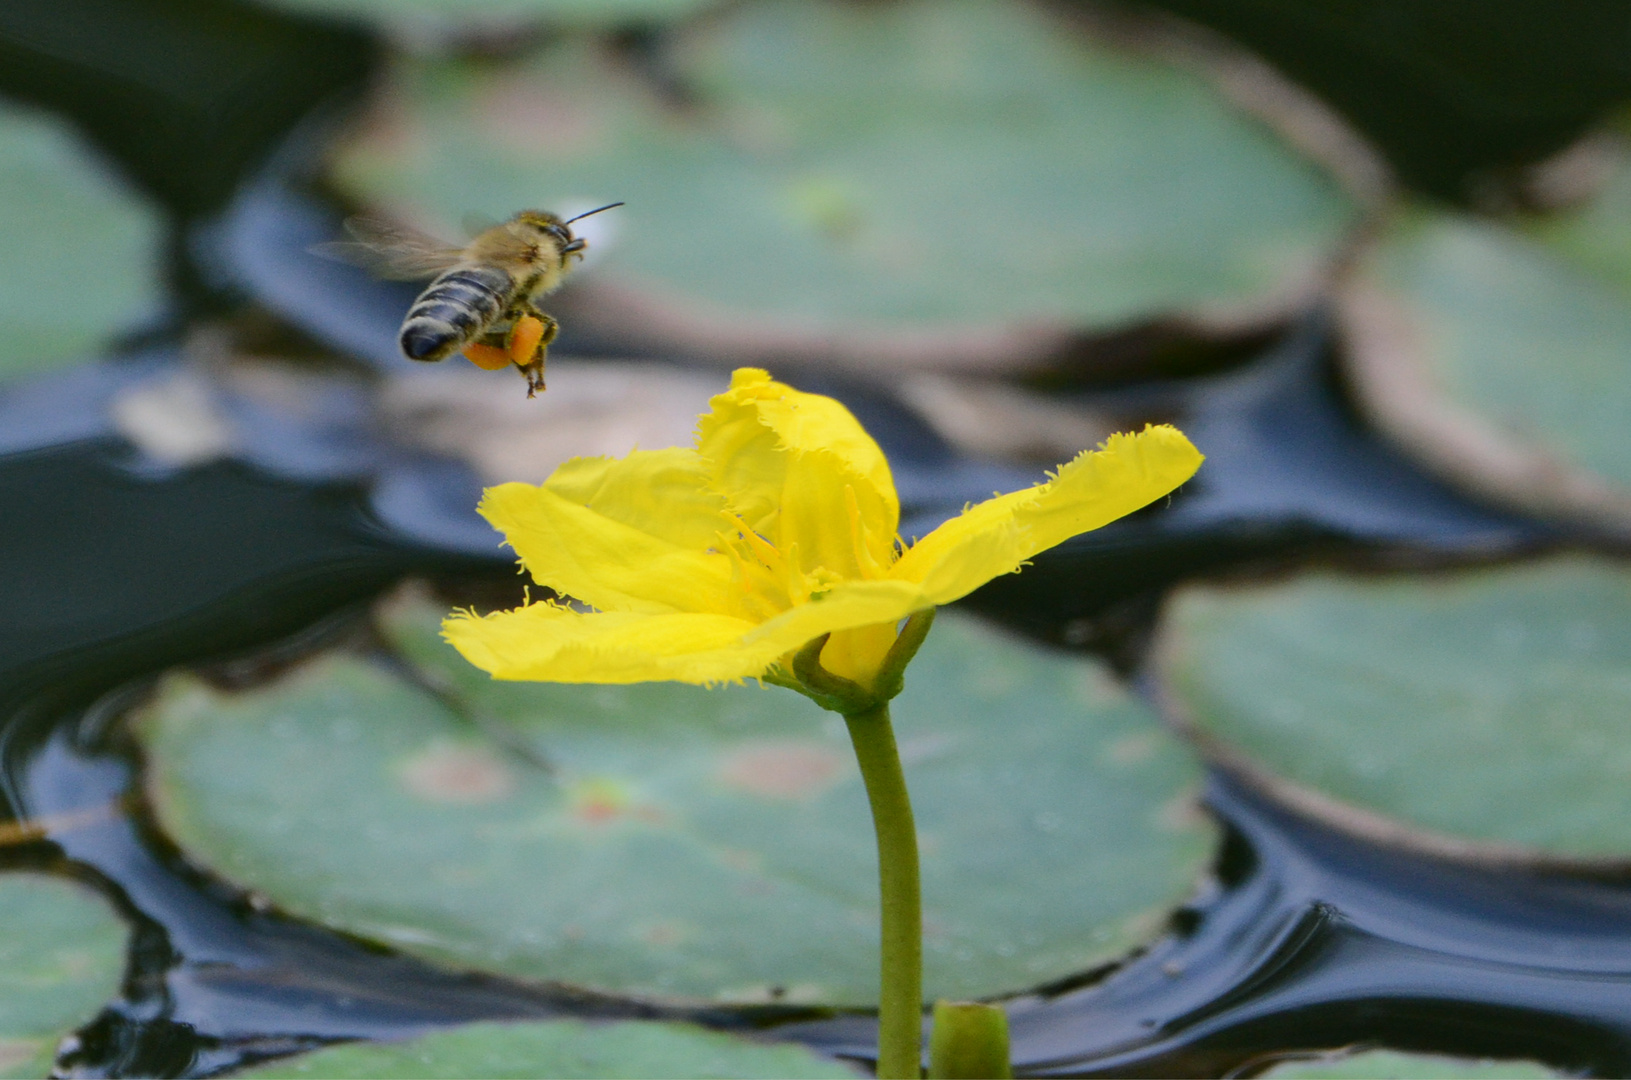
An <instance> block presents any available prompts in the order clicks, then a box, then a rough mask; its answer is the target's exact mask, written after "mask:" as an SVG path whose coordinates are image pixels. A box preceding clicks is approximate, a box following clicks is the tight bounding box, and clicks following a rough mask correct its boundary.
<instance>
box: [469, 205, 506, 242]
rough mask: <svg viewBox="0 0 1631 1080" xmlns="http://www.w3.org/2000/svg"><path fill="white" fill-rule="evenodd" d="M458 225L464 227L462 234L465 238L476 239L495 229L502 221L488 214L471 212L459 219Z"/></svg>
mask: <svg viewBox="0 0 1631 1080" xmlns="http://www.w3.org/2000/svg"><path fill="white" fill-rule="evenodd" d="M459 224H460V225H462V226H463V227H464V234H465V235H466V236H470V237H476V236H480V235H481V234H482V233H484V232H486V231H488V230H489V229H493V228H497V227H498V226H500V225H502V224H504V221H503V219H501V218H495V217H493V216H492V215H490V214H482V213H477V212H476V211H471V212H470V213H468V214H466V215H464V217H462V218H460V219H459Z"/></svg>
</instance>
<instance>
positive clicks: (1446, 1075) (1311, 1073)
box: [1260, 1050, 1565, 1080]
mask: <svg viewBox="0 0 1631 1080" xmlns="http://www.w3.org/2000/svg"><path fill="white" fill-rule="evenodd" d="M1260 1075H1262V1076H1266V1077H1273V1078H1274V1080H1530V1078H1535V1080H1540V1078H1543V1077H1549V1076H1562V1075H1565V1074H1563V1073H1559V1072H1555V1071H1553V1070H1551V1069H1548V1068H1547V1067H1546V1066H1544V1065H1541V1064H1539V1063H1537V1062H1533V1061H1489V1060H1481V1059H1477V1058H1456V1057H1442V1056H1440V1055H1438V1054H1402V1053H1399V1052H1398V1051H1396V1050H1366V1051H1363V1052H1361V1053H1358V1054H1342V1055H1337V1056H1333V1057H1328V1058H1313V1059H1306V1058H1305V1059H1303V1060H1300V1061H1288V1062H1286V1063H1285V1064H1283V1065H1276V1066H1275V1067H1274V1068H1272V1069H1270V1070H1269V1071H1268V1072H1266V1073H1262V1074H1260Z"/></svg>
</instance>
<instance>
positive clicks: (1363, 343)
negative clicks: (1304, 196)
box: [1343, 212, 1631, 535]
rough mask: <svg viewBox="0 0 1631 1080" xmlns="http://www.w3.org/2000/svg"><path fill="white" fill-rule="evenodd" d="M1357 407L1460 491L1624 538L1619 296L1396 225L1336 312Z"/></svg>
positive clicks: (1411, 223)
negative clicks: (1339, 316) (1345, 342)
mask: <svg viewBox="0 0 1631 1080" xmlns="http://www.w3.org/2000/svg"><path fill="white" fill-rule="evenodd" d="M1343 310H1344V322H1345V329H1346V331H1347V336H1348V342H1349V352H1350V358H1351V370H1352V374H1353V382H1354V385H1355V387H1356V390H1357V393H1358V397H1359V400H1360V403H1361V406H1362V407H1363V408H1364V409H1365V411H1366V412H1367V413H1369V414H1370V416H1371V417H1372V419H1374V420H1375V422H1376V423H1377V424H1378V425H1379V426H1380V427H1381V428H1382V429H1383V430H1384V431H1386V432H1387V433H1389V434H1390V435H1391V436H1392V437H1393V438H1394V439H1395V440H1396V441H1398V442H1399V443H1400V444H1402V445H1403V446H1404V447H1405V448H1407V449H1408V450H1410V451H1411V452H1412V453H1414V454H1415V455H1416V456H1418V457H1419V458H1421V459H1422V460H1423V461H1424V462H1426V463H1427V464H1428V465H1429V466H1431V467H1433V468H1435V469H1436V470H1437V471H1439V472H1440V473H1441V474H1443V475H1444V476H1446V477H1447V478H1449V479H1450V480H1452V481H1455V482H1457V483H1459V484H1461V485H1462V486H1464V487H1466V488H1469V489H1471V490H1472V491H1474V492H1477V493H1480V494H1483V495H1485V496H1487V497H1489V498H1492V499H1496V500H1499V501H1501V502H1503V503H1505V504H1507V505H1511V506H1515V507H1517V508H1519V509H1521V510H1524V511H1527V512H1530V513H1536V514H1540V515H1543V516H1549V517H1554V518H1559V519H1563V520H1567V521H1572V522H1577V523H1588V524H1590V525H1592V526H1595V527H1599V528H1606V529H1609V530H1611V531H1613V532H1615V533H1617V534H1619V535H1631V427H1628V426H1627V425H1626V423H1625V417H1626V416H1627V415H1631V364H1627V363H1626V356H1627V355H1631V294H1628V293H1627V292H1626V291H1625V290H1624V288H1623V287H1622V286H1620V285H1617V284H1614V283H1612V282H1610V281H1608V280H1606V279H1605V278H1603V277H1602V276H1600V275H1598V274H1595V273H1593V272H1591V271H1589V270H1588V269H1586V268H1585V267H1584V266H1583V265H1582V264H1581V263H1580V262H1579V261H1577V260H1574V259H1569V258H1565V257H1563V256H1561V255H1560V254H1558V253H1557V251H1555V250H1554V249H1552V248H1550V247H1548V246H1546V245H1543V244H1542V243H1540V242H1538V241H1537V240H1535V239H1532V238H1530V237H1527V236H1525V235H1523V234H1521V233H1519V232H1517V231H1514V230H1512V229H1509V228H1506V227H1504V226H1501V225H1497V224H1494V223H1490V222H1483V221H1478V220H1476V219H1473V218H1470V217H1465V216H1459V215H1452V214H1436V213H1434V214H1430V213H1425V212H1419V213H1415V214H1410V215H1407V216H1405V217H1404V218H1403V219H1402V220H1401V221H1400V222H1399V223H1397V225H1396V226H1395V227H1394V228H1393V229H1392V230H1391V231H1390V232H1389V233H1388V235H1387V236H1386V237H1385V238H1384V239H1383V240H1382V242H1381V243H1380V244H1379V245H1378V246H1377V247H1376V249H1375V250H1374V251H1372V252H1371V253H1370V255H1369V256H1368V257H1367V258H1366V259H1365V260H1364V262H1363V264H1362V266H1361V267H1360V269H1359V271H1358V273H1357V274H1356V276H1355V278H1354V280H1353V281H1352V282H1351V283H1350V285H1349V286H1348V287H1347V289H1346V295H1345V297H1344V303H1343Z"/></svg>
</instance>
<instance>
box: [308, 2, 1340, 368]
mask: <svg viewBox="0 0 1631 1080" xmlns="http://www.w3.org/2000/svg"><path fill="white" fill-rule="evenodd" d="M661 66H662V67H663V69H664V71H665V72H667V73H668V74H670V75H671V76H672V78H673V82H674V85H675V86H678V87H683V88H684V98H685V102H686V104H685V105H684V106H683V107H682V106H681V105H679V104H676V103H675V102H674V101H673V100H672V95H670V97H669V98H663V97H662V96H660V95H659V94H658V93H657V92H656V91H655V90H654V89H653V88H652V87H651V86H649V85H647V84H645V83H643V82H641V81H639V80H638V79H637V78H636V77H635V76H634V75H633V74H632V73H631V72H630V70H629V68H628V66H627V65H626V64H619V63H616V62H614V61H613V60H612V59H611V58H609V57H607V56H606V55H604V54H603V53H601V52H599V51H597V50H596V49H595V48H594V47H593V46H592V45H590V44H587V43H584V42H581V41H572V40H562V41H557V42H554V43H552V44H551V45H549V46H548V47H546V48H544V49H543V50H542V51H540V52H538V53H536V54H534V55H533V56H532V57H531V58H530V60H528V61H527V62H525V63H522V64H519V65H516V66H512V67H507V68H495V67H493V66H492V65H490V64H487V65H482V64H477V63H474V62H471V61H459V60H455V61H430V60H419V61H408V62H405V63H403V64H401V65H399V67H398V69H397V71H396V72H395V75H394V78H393V81H392V83H391V85H390V88H389V93H388V96H387V97H386V98H384V99H383V101H382V104H381V107H380V108H379V109H378V110H377V111H376V114H375V116H374V117H373V119H372V121H371V122H370V123H369V124H368V125H366V126H365V127H364V128H363V129H362V130H361V131H360V132H359V133H358V134H357V136H356V137H355V138H354V139H352V140H351V141H350V143H349V144H348V145H347V146H346V147H345V148H344V149H343V150H342V151H341V152H340V154H339V156H338V158H337V160H336V162H335V175H336V177H337V179H338V182H339V184H340V185H341V186H342V187H343V188H344V189H345V190H347V191H348V192H350V193H351V194H352V195H354V196H356V197H358V198H360V199H362V200H364V201H367V202H372V203H374V204H376V205H379V206H382V207H386V208H393V209H395V210H397V211H400V212H403V213H405V214H407V216H409V217H417V218H419V219H421V220H425V221H441V222H444V223H451V222H457V221H459V220H460V219H461V217H462V215H464V214H466V213H467V212H469V211H478V212H482V213H486V214H489V215H492V216H501V215H505V214H508V213H511V212H513V211H514V210H515V209H516V208H518V207H521V206H529V205H535V204H538V203H540V202H541V203H543V204H544V205H553V206H555V207H557V208H563V209H567V208H581V209H588V208H589V207H591V206H594V205H599V204H600V203H602V202H609V201H612V200H614V199H621V200H626V202H627V206H625V207H624V208H622V209H620V210H618V211H616V213H615V214H614V215H604V216H603V217H602V218H600V219H596V222H597V227H604V228H612V229H615V230H616V231H617V233H618V237H619V242H618V244H617V245H616V248H615V250H613V251H611V252H610V253H609V254H608V255H607V257H606V258H605V259H604V261H603V262H602V263H601V264H600V265H598V266H592V267H590V268H589V269H587V270H586V271H585V273H584V275H583V278H582V281H583V284H582V285H581V286H580V291H579V292H578V293H577V294H576V296H575V297H573V298H572V299H571V300H567V299H565V298H563V299H562V300H561V301H560V303H561V304H562V305H566V304H570V305H571V308H570V310H571V312H572V321H575V322H577V323H578V324H579V325H585V324H587V325H590V326H592V327H593V328H595V329H596V330H597V331H598V332H599V333H602V334H605V335H609V336H611V337H613V338H621V339H622V340H625V341H631V342H635V343H642V342H644V343H662V344H665V345H668V346H673V345H675V344H679V345H681V346H687V345H688V346H692V347H694V348H696V349H697V350H698V351H704V350H705V351H706V352H707V354H708V355H709V356H711V357H712V358H714V359H716V360H717V359H719V358H721V357H724V358H726V359H741V358H744V357H767V356H774V357H776V358H777V359H778V360H779V361H780V362H782V363H786V362H788V361H789V360H796V359H799V358H801V357H802V358H811V357H819V358H822V359H827V360H833V359H848V360H852V361H856V362H857V363H864V364H865V366H866V368H867V369H871V368H872V367H873V366H874V365H875V364H876V362H877V361H878V360H879V359H880V358H882V359H889V358H894V359H896V360H898V361H900V362H902V363H910V364H915V365H918V366H922V367H942V368H947V367H950V368H977V369H990V368H993V367H1001V366H1004V365H1006V366H1010V367H1014V366H1024V365H1027V364H1031V363H1034V362H1037V361H1038V360H1039V359H1040V358H1041V357H1043V356H1045V355H1046V354H1047V353H1048V352H1049V350H1051V349H1054V348H1056V347H1058V346H1059V345H1060V343H1061V342H1062V341H1064V340H1066V339H1068V337H1069V336H1070V335H1071V334H1073V333H1076V332H1080V331H1087V332H1093V331H1108V330H1112V329H1116V330H1119V329H1123V328H1125V327H1126V326H1128V325H1130V324H1137V323H1141V322H1147V321H1150V320H1156V319H1165V318H1172V319H1181V318H1184V317H1189V316H1193V317H1196V318H1202V317H1204V318H1208V319H1214V320H1221V321H1227V320H1228V319H1231V318H1244V319H1246V321H1248V322H1256V321H1260V320H1261V319H1263V318H1272V317H1275V316H1277V315H1279V314H1282V313H1284V312H1285V311H1286V310H1289V308H1290V306H1291V305H1292V304H1294V303H1296V302H1297V300H1298V298H1300V297H1304V296H1306V295H1307V294H1308V293H1309V291H1310V290H1311V289H1313V288H1314V287H1315V286H1316V285H1317V283H1318V279H1319V277H1320V274H1321V272H1322V271H1323V270H1324V269H1325V268H1326V267H1327V266H1328V263H1329V260H1330V258H1331V255H1332V253H1333V252H1334V250H1335V249H1336V248H1337V246H1338V245H1339V243H1340V241H1341V239H1342V238H1343V236H1344V235H1345V233H1346V232H1347V230H1348V229H1349V227H1350V226H1351V225H1352V223H1353V222H1354V221H1355V219H1356V217H1357V214H1358V208H1357V205H1356V203H1355V202H1354V201H1353V200H1351V199H1350V198H1349V197H1348V196H1347V195H1346V194H1345V193H1344V192H1343V190H1342V189H1341V188H1340V186H1339V185H1338V183H1337V182H1336V181H1335V180H1334V179H1333V178H1332V177H1331V176H1330V175H1329V174H1327V173H1326V172H1325V171H1323V170H1322V168H1321V167H1319V166H1317V165H1315V164H1313V163H1312V162H1311V161H1309V160H1307V159H1304V158H1302V157H1300V156H1299V155H1298V154H1297V153H1296V152H1294V151H1293V150H1292V149H1291V148H1290V147H1289V146H1288V145H1287V144H1286V143H1284V142H1282V141H1281V140H1280V139H1279V138H1278V137H1277V136H1276V135H1275V134H1274V133H1273V132H1272V131H1270V130H1269V129H1268V127H1266V126H1265V125H1264V124H1263V123H1261V122H1259V121H1258V120H1256V119H1254V118H1252V117H1250V116H1248V115H1246V114H1244V113H1243V112H1241V111H1240V110H1238V109H1237V108H1235V107H1234V106H1232V105H1231V104H1230V103H1229V102H1228V101H1226V100H1225V99H1224V97H1223V96H1222V95H1221V94H1220V93H1219V92H1218V91H1217V90H1216V89H1215V88H1214V87H1213V86H1212V85H1210V84H1209V83H1208V82H1207V81H1205V80H1204V79H1203V78H1202V77H1200V76H1199V75H1197V74H1195V73H1194V72H1192V71H1189V70H1185V69H1183V68H1180V67H1178V66H1175V64H1173V63H1170V62H1167V61H1166V60H1162V59H1158V58H1156V57H1155V56H1153V55H1152V54H1145V53H1135V52H1131V51H1125V50H1119V51H1118V50H1116V49H1113V48H1111V47H1108V46H1106V45H1103V44H1100V43H1097V42H1095V41H1094V40H1092V39H1091V38H1090V37H1088V36H1087V35H1086V34H1085V33H1084V32H1082V27H1081V26H1079V25H1076V24H1072V23H1068V22H1063V21H1061V19H1060V18H1057V17H1055V16H1053V15H1049V14H1046V13H1044V12H1043V11H1042V10H1041V9H1039V8H1037V7H1034V6H1032V5H1030V4H1026V3H1022V2H1019V0H932V2H931V0H894V2H888V3H876V4H853V3H840V2H837V0H818V2H790V0H759V2H755V3H746V4H741V5H738V6H736V7H735V8H733V9H732V10H731V11H729V12H728V13H727V14H725V15H723V16H721V17H720V18H718V19H712V20H706V21H703V22H699V23H697V24H694V25H692V26H690V27H688V28H686V29H685V30H683V31H681V32H679V33H678V34H677V35H676V36H675V38H674V40H673V43H672V44H671V45H669V46H668V47H667V49H666V52H665V53H664V55H663V58H662V65H661ZM586 224H588V222H586ZM1247 312H1249V313H1250V314H1249V316H1247V315H1244V314H1243V313H1247ZM568 329H569V330H570V325H569V326H568Z"/></svg>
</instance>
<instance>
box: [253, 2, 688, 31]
mask: <svg viewBox="0 0 1631 1080" xmlns="http://www.w3.org/2000/svg"><path fill="white" fill-rule="evenodd" d="M270 2H271V3H273V4H275V5H276V6H277V7H281V8H286V9H288V10H290V11H296V12H306V13H310V14H313V15H330V16H341V17H344V18H350V19H361V20H364V21H366V22H368V23H371V24H374V25H377V26H381V27H384V28H385V29H388V30H393V31H397V32H399V33H401V32H405V33H407V34H408V35H410V36H411V38H413V39H419V38H426V37H432V38H433V37H434V36H436V35H437V34H438V32H451V33H453V34H455V35H457V34H459V33H469V32H472V31H474V32H483V31H487V32H497V31H504V30H517V29H524V28H526V27H528V26H551V27H557V26H569V27H616V26H622V25H628V24H635V23H653V22H671V21H674V20H676V19H683V18H685V17H686V16H688V15H692V14H695V13H696V12H698V11H701V10H702V9H703V8H705V7H708V6H709V5H711V4H714V3H717V2H718V0H270Z"/></svg>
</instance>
